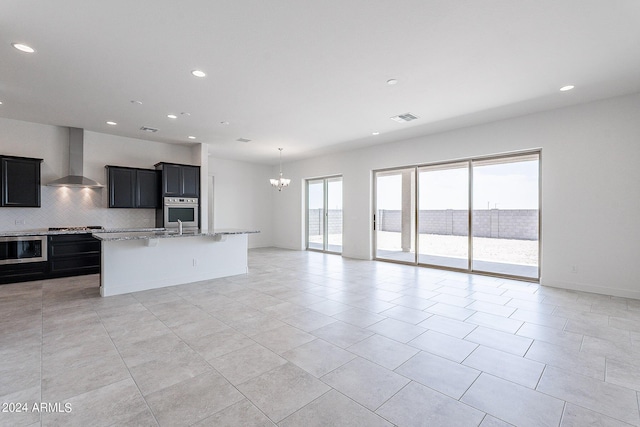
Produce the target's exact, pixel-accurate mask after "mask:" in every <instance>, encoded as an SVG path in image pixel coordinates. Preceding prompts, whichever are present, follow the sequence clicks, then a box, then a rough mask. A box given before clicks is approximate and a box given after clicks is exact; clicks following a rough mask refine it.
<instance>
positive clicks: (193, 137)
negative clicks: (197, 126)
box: [187, 135, 196, 139]
mask: <svg viewBox="0 0 640 427" xmlns="http://www.w3.org/2000/svg"><path fill="white" fill-rule="evenodd" d="M187 138H189V139H196V137H195V136H193V135H189V136H188V137H187Z"/></svg>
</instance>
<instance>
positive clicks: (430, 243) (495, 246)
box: [374, 152, 540, 280]
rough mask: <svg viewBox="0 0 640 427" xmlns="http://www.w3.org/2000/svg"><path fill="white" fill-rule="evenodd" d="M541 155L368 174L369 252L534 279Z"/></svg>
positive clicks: (389, 258) (384, 257)
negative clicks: (371, 237)
mask: <svg viewBox="0 0 640 427" xmlns="http://www.w3.org/2000/svg"><path fill="white" fill-rule="evenodd" d="M539 171H540V153H539V152H532V153H523V154H517V155H509V156H495V157H491V158H489V157H487V158H482V159H469V160H464V161H456V162H451V163H444V164H436V165H424V166H416V167H407V168H398V169H392V170H382V171H376V172H374V184H375V189H374V198H375V202H374V245H375V252H374V257H375V258H376V259H381V260H387V261H397V262H403V263H410V264H421V265H427V266H434V267H441V268H448V269H455V270H463V271H470V272H471V271H474V272H479V273H488V274H495V275H500V276H509V277H518V278H526V279H535V280H537V279H539V277H540V272H539V258H540V254H539V240H540V229H539V224H540V206H539V200H540V172H539Z"/></svg>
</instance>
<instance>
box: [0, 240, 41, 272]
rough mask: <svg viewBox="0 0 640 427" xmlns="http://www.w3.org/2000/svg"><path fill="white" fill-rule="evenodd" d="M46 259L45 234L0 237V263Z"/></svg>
mask: <svg viewBox="0 0 640 427" xmlns="http://www.w3.org/2000/svg"><path fill="white" fill-rule="evenodd" d="M46 260H47V236H20V237H18V236H15V237H14V236H10V237H0V265H6V264H19V263H26V262H41V261H46Z"/></svg>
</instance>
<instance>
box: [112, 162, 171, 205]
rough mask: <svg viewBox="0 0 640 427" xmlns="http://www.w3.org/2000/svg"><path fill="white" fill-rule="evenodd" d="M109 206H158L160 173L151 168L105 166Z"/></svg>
mask: <svg viewBox="0 0 640 427" xmlns="http://www.w3.org/2000/svg"><path fill="white" fill-rule="evenodd" d="M106 168H107V175H108V179H107V181H108V183H109V207H110V208H148V209H156V208H159V207H160V188H159V181H160V175H159V173H158V172H157V171H155V170H153V169H137V168H127V167H122V166H107V167H106Z"/></svg>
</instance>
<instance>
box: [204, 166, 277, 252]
mask: <svg viewBox="0 0 640 427" xmlns="http://www.w3.org/2000/svg"><path fill="white" fill-rule="evenodd" d="M209 175H210V176H213V180H214V186H213V223H214V229H222V228H242V229H250V230H259V231H260V233H258V234H250V235H249V247H250V248H256V247H264V246H271V245H272V243H273V233H272V229H273V223H272V219H273V205H272V200H273V191H274V190H273V188H272V187H271V185H270V184H269V178H272V176H271V175H272V168H271V167H270V166H265V165H258V164H253V163H246V162H240V161H236V160H226V159H219V158H215V157H209ZM276 193H277V191H276Z"/></svg>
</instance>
